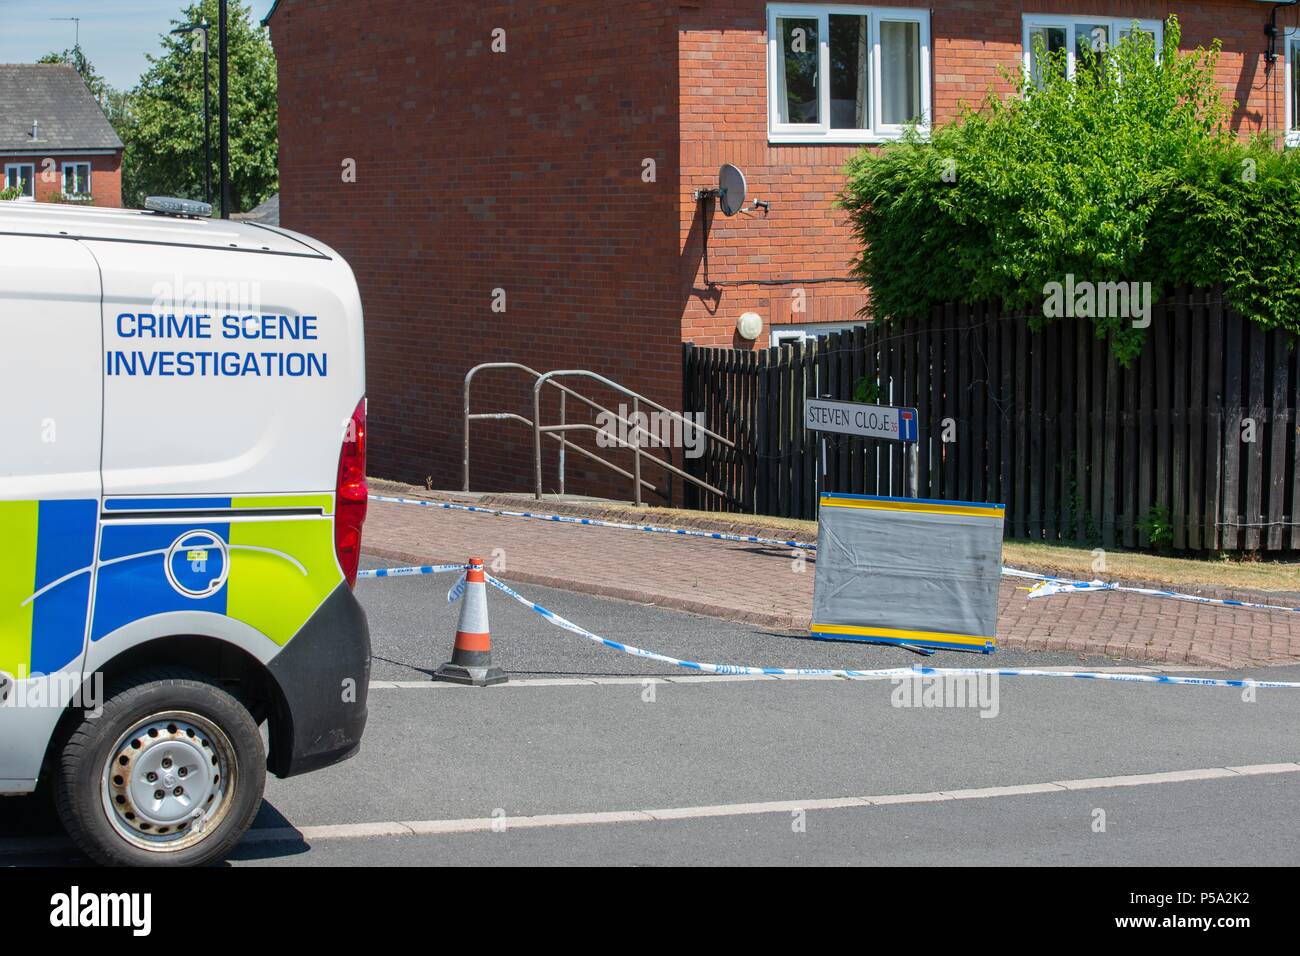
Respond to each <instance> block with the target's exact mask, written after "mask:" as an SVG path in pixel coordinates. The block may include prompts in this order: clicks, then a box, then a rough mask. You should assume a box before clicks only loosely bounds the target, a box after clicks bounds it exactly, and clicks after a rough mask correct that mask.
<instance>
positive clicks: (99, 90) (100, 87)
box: [36, 46, 112, 107]
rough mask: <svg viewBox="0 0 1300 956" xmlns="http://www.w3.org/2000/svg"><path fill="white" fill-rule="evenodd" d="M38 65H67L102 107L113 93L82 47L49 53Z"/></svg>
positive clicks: (38, 61)
mask: <svg viewBox="0 0 1300 956" xmlns="http://www.w3.org/2000/svg"><path fill="white" fill-rule="evenodd" d="M36 62H37V63H66V64H67V65H68V66H70V67H72V68H73V69H75V70H76V71H77V73H78V74H80V75H81V79H82V82H84V83H85V84H86V89H88V90H90V92H91V95H92V96H94V97H95V99H97V100H99V105H100V106H101V107H102V106H103V105H104V101H105V100H106V99H107V98H108V94H109V93H110V92H111V91H112V89H111V87H109V85H108V82H107V81H106V80H105V79H104V78H103V77H102V76H100V75H99V74H98V73H97V72H96V71H95V67H94V64H92V63H91V62H90V61H89V60H88V59H86V54H84V53H82V52H81V47H79V46H74V47H73V48H72V49H71V50H64V51H63V52H62V53H47V54H45V56H43V57H41V58H40V59H39V60H37V61H36Z"/></svg>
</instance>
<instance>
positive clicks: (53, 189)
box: [0, 63, 123, 207]
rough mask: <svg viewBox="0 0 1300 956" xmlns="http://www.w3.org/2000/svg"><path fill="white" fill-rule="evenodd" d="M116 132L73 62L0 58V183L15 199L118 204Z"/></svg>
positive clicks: (119, 158)
mask: <svg viewBox="0 0 1300 956" xmlns="http://www.w3.org/2000/svg"><path fill="white" fill-rule="evenodd" d="M122 150H123V145H122V140H121V139H119V138H118V135H117V133H116V132H114V130H113V127H112V125H110V124H109V122H108V118H107V117H106V116H105V115H104V111H103V110H102V109H100V107H99V103H98V102H96V100H95V97H94V96H93V95H92V94H91V92H90V90H88V89H87V88H86V84H85V83H84V82H83V81H82V79H81V76H80V75H79V74H78V73H77V71H76V70H75V69H73V68H72V67H71V66H68V65H66V64H63V63H13V64H0V170H3V172H4V179H3V180H2V181H0V188H12V187H15V186H16V187H18V188H19V189H20V190H21V196H20V201H21V200H28V201H35V202H51V201H53V200H54V199H55V198H56V197H59V196H63V197H67V198H68V199H71V200H80V201H85V202H92V203H94V204H95V205H96V206H113V207H120V206H121V205H122Z"/></svg>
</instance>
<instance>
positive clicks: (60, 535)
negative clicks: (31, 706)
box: [0, 499, 99, 676]
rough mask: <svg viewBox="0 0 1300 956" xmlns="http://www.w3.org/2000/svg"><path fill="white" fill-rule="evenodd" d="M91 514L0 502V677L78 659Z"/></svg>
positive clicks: (90, 507)
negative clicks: (34, 596) (1, 674)
mask: <svg viewBox="0 0 1300 956" xmlns="http://www.w3.org/2000/svg"><path fill="white" fill-rule="evenodd" d="M98 508H99V502H98V501H96V500H94V499H89V500H68V501H0V671H5V672H6V673H8V674H12V675H15V676H18V675H24V676H25V675H29V674H49V673H53V672H54V671H57V670H60V669H61V668H63V667H66V666H67V665H68V664H70V663H72V662H73V661H74V660H76V659H77V657H79V656H80V654H81V650H82V647H83V645H84V643H85V639H86V613H87V610H88V609H89V607H90V580H91V576H90V574H89V570H90V566H91V564H92V563H93V562H94V556H95V524H96V521H97V519H98ZM38 594H39V595H40V596H39V597H37V598H35V599H33V595H38Z"/></svg>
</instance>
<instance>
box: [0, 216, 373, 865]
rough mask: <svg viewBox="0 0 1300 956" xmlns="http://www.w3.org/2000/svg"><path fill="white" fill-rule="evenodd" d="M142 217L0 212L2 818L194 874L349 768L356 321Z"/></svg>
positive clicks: (364, 670)
mask: <svg viewBox="0 0 1300 956" xmlns="http://www.w3.org/2000/svg"><path fill="white" fill-rule="evenodd" d="M150 205H151V206H152V207H154V209H155V210H156V211H122V210H100V209H93V208H78V207H72V206H66V205H45V204H35V203H11V202H0V794H21V793H29V792H31V791H33V790H35V789H36V787H37V784H38V782H39V781H40V780H42V779H48V781H49V783H50V784H51V789H52V791H53V795H54V798H55V801H56V804H57V808H58V813H59V815H60V817H61V819H62V821H63V823H64V825H65V826H66V828H67V830H68V832H69V834H70V835H71V836H72V837H73V839H74V840H75V841H76V842H77V844H78V845H79V846H80V847H81V848H82V849H84V850H85V851H86V853H88V854H89V855H90V856H91V857H92V858H94V859H96V860H98V861H100V862H103V863H111V864H180V865H193V864H199V863H204V862H208V861H211V860H214V859H216V858H218V857H220V856H222V855H224V854H225V853H227V852H228V851H229V850H230V849H231V848H232V847H233V846H234V845H235V844H236V843H237V842H238V841H239V839H240V838H241V837H242V836H243V834H244V832H245V830H246V829H247V828H248V826H249V825H250V823H251V822H252V820H253V817H254V815H255V814H256V812H257V809H258V807H259V805H260V803H261V798H262V789H263V785H264V783H265V779H266V771H267V770H268V769H269V770H270V771H271V772H273V773H275V774H277V775H279V776H290V775H293V774H298V773H302V772H304V771H308V770H313V769H316V768H319V767H324V766H327V765H329V764H331V763H334V762H337V761H339V760H342V759H344V758H345V757H348V756H350V755H351V754H352V753H354V752H355V751H356V749H357V747H358V746H359V740H360V737H361V733H362V730H363V728H364V726H365V722H366V691H367V686H368V682H369V671H370V641H369V634H368V631H367V627H366V620H365V615H364V614H363V612H362V610H361V608H360V606H359V605H358V603H357V601H356V599H355V598H354V597H353V594H352V585H353V584H354V583H355V580H356V572H357V562H358V559H359V556H360V553H359V552H360V546H361V529H362V524H363V522H364V520H365V514H366V484H365V397H364V396H365V366H364V357H363V342H362V317H361V302H360V297H359V295H358V292H357V286H356V281H355V279H354V278H353V275H352V272H351V270H350V269H349V268H348V265H347V264H346V263H345V262H344V261H343V260H342V259H341V258H340V257H339V256H338V255H337V254H336V253H335V252H333V251H332V250H331V249H329V248H327V247H326V246H324V245H322V244H321V243H319V242H316V241H315V240H313V239H310V238H308V237H306V236H301V235H296V234H294V233H292V232H288V231H285V230H281V229H272V228H268V227H265V226H261V225H255V224H251V223H232V222H225V221H221V220H212V219H208V218H197V217H192V216H187V215H185V214H186V213H190V214H199V215H202V214H203V210H202V209H199V208H197V205H201V204H197V205H190V204H186V203H184V202H181V201H177V200H166V201H158V202H152V201H151V203H150ZM263 723H265V724H266V725H267V728H268V732H267V740H269V749H268V748H267V747H266V746H264V743H263V736H262V734H261V732H260V725H261V724H263ZM2 809H3V807H2V805H0V810H2Z"/></svg>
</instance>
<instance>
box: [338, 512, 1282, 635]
mask: <svg viewBox="0 0 1300 956" xmlns="http://www.w3.org/2000/svg"><path fill="white" fill-rule="evenodd" d="M370 498H371V500H373V501H386V502H388V503H390V504H399V505H419V506H420V507H422V508H440V509H442V510H444V511H467V512H471V513H474V514H487V515H496V516H498V517H505V518H533V519H535V520H537V521H551V522H555V523H557V524H579V525H588V526H590V527H593V528H617V529H619V530H621V531H646V532H649V533H651V534H672V535H677V536H678V537H684V538H706V539H710V540H713V541H734V542H738V543H740V544H767V545H773V546H776V547H783V548H796V549H798V550H802V551H816V550H817V545H815V544H812V543H810V542H807V541H787V540H784V539H781V538H762V537H758V536H756V535H751V534H727V533H726V532H722V531H696V530H694V529H691V528H665V527H661V526H659V525H652V524H628V523H625V522H621V521H604V520H602V519H600V518H579V517H575V516H573V515H554V514H546V513H544V512H537V511H507V510H505V509H501V508H484V507H483V506H482V505H462V504H454V503H452V502H450V501H426V500H424V499H422V498H395V497H390V496H388V495H371V496H370ZM397 571H401V572H402V573H406V574H415V573H423V574H436V573H438V572H437V571H436V570H416V569H410V568H401V569H395V570H394V571H392V572H390V574H394V575H395V574H396V573H397ZM1002 574H1003V576H1004V577H1013V578H1026V579H1028V580H1031V581H1038V582H1041V583H1040V584H1039V586H1038V587H1036V588H1034V589H1033V590H1031V591H1030V592H1029V597H1031V598H1043V597H1050V596H1051V595H1053V594H1084V593H1088V592H1090V591H1124V592H1127V593H1129V594H1141V595H1145V596H1146V597H1157V598H1170V599H1172V600H1175V601H1188V602H1191V603H1194V604H1209V605H1213V606H1216V607H1235V608H1247V609H1251V610H1257V611H1285V612H1287V613H1290V614H1300V607H1287V606H1285V605H1282V604H1258V603H1254V602H1251V601H1234V600H1231V599H1229V598H1211V597H1202V596H1201V595H1199V594H1186V593H1183V592H1180V591H1165V590H1160V589H1158V588H1137V587H1128V586H1125V585H1120V584H1114V583H1110V582H1106V581H1074V580H1071V579H1069V578H1062V577H1055V576H1053V575H1050V574H1037V573H1035V572H1033V571H1021V570H1019V569H1018V568H1008V567H1003V568H1002ZM363 576H365V577H375V574H373V573H369V574H367V573H365V572H363ZM381 576H383V575H381Z"/></svg>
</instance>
